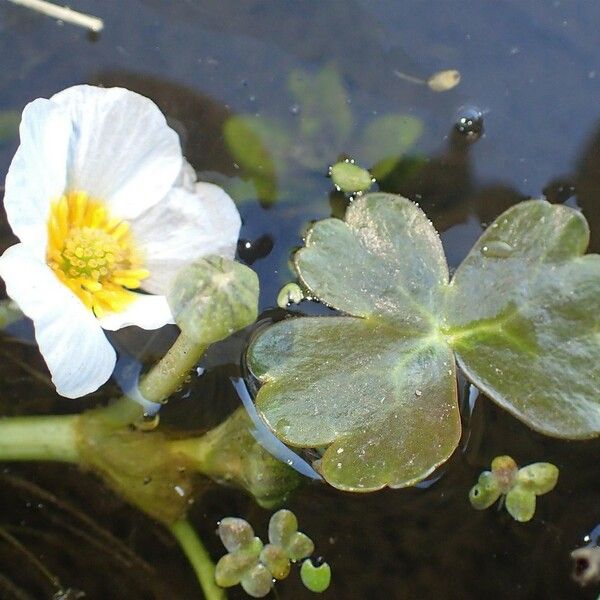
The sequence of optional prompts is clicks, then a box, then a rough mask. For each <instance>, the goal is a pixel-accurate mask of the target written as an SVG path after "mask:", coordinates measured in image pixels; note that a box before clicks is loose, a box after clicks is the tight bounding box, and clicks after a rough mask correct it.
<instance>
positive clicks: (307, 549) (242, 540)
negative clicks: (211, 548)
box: [215, 509, 329, 598]
mask: <svg viewBox="0 0 600 600" xmlns="http://www.w3.org/2000/svg"><path fill="white" fill-rule="evenodd" d="M218 533H219V537H220V538H221V541H222V542H223V545H224V546H225V548H227V550H228V554H226V555H225V556H223V557H222V558H221V559H220V560H219V562H218V563H217V566H216V570H215V581H216V582H217V585H219V586H221V587H231V586H234V585H238V584H240V585H241V586H242V588H243V589H244V590H245V591H246V593H247V594H249V595H250V596H252V597H253V598H262V597H264V596H266V595H267V594H268V593H269V591H270V590H271V588H272V587H273V583H274V581H275V580H281V579H285V578H286V577H287V576H288V575H289V573H290V567H291V565H290V562H296V561H299V560H302V559H303V558H306V557H307V556H309V555H310V554H312V552H313V550H314V544H313V542H312V540H311V539H310V538H309V537H308V536H307V535H306V534H304V533H302V532H300V531H298V520H297V519H296V515H294V513H293V512H291V511H289V510H286V509H282V510H279V511H277V512H276V513H274V514H273V516H272V517H271V520H270V521H269V543H268V544H266V545H263V543H262V541H261V540H260V538H258V537H256V536H255V535H254V530H253V529H252V526H251V525H250V524H249V523H248V522H247V521H245V520H244V519H239V518H234V517H227V518H225V519H223V520H222V521H221V522H220V523H219V529H218ZM326 569H329V566H328V565H327V567H326ZM326 569H321V570H320V571H319V572H317V573H315V572H311V573H309V574H308V576H307V577H308V579H307V581H308V582H309V586H310V585H313V587H315V591H323V590H324V589H325V588H326V587H327V585H328V583H327V585H325V587H323V583H324V581H325V579H326V578H325V579H324V578H323V573H324V571H325V570H326ZM303 581H304V577H303ZM309 586H307V587H309ZM320 587H322V588H323V589H317V588H320ZM309 589H311V588H310V587H309Z"/></svg>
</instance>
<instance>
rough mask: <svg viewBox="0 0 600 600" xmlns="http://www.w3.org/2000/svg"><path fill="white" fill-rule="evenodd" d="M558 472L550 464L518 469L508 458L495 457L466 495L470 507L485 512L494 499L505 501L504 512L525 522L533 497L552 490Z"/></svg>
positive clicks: (532, 504) (532, 503)
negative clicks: (488, 469) (488, 468)
mask: <svg viewBox="0 0 600 600" xmlns="http://www.w3.org/2000/svg"><path fill="white" fill-rule="evenodd" d="M557 481H558V469H557V468H556V467H555V466H554V465H553V464H550V463H533V464H531V465H527V466H526V467H522V468H521V469H519V468H518V467H517V464H516V463H515V461H514V460H513V459H512V458H511V457H510V456H497V457H496V458H494V460H493V461H492V470H491V471H483V473H481V475H480V476H479V479H478V480H477V483H476V484H475V485H474V486H473V487H472V488H471V491H470V492H469V500H470V502H471V506H473V508H475V509H477V510H484V509H486V508H489V507H490V506H491V505H492V504H494V502H496V500H498V498H500V497H503V498H504V499H505V504H506V510H507V511H508V512H509V514H510V516H511V517H512V518H513V519H515V521H521V522H526V521H530V520H531V519H532V518H533V515H534V513H535V504H536V500H535V498H536V496H541V495H542V494H546V493H548V492H550V491H551V490H553V489H554V487H555V486H556V483H557Z"/></svg>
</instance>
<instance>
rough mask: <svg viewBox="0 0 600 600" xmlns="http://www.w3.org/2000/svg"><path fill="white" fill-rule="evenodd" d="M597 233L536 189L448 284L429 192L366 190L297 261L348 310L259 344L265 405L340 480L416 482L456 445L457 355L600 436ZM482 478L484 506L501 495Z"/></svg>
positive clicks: (546, 424)
mask: <svg viewBox="0 0 600 600" xmlns="http://www.w3.org/2000/svg"><path fill="white" fill-rule="evenodd" d="M588 237H589V231H588V226H587V223H586V221H585V219H584V218H583V216H582V215H581V214H580V213H578V212H576V211H574V210H572V209H570V208H567V207H564V206H553V205H550V204H548V203H547V202H545V201H541V200H532V201H528V202H524V203H522V204H519V205H517V206H515V207H513V208H511V209H509V210H508V211H506V212H505V213H504V214H503V215H501V216H500V217H499V218H498V219H497V220H496V221H495V222H494V223H493V224H492V225H491V226H490V227H489V228H488V229H487V230H486V232H485V233H484V234H483V235H482V237H481V238H480V240H479V241H478V242H477V244H476V245H475V247H474V248H473V250H472V251H471V252H470V254H469V255H468V256H467V258H466V259H465V261H464V262H463V263H462V265H461V266H460V267H459V269H458V270H457V272H456V274H455V276H454V278H453V280H452V282H450V283H449V282H448V279H449V277H448V269H447V265H446V261H445V258H444V254H443V251H442V246H441V243H440V240H439V237H438V235H437V233H436V232H435V230H434V229H433V227H432V225H431V223H430V222H429V221H428V220H427V218H426V216H425V215H424V214H423V212H422V211H421V210H420V209H419V208H418V207H417V206H416V205H415V204H413V203H412V202H410V201H408V200H406V199H405V198H402V197H399V196H393V195H390V194H381V193H378V194H368V195H366V196H363V197H361V198H359V199H358V200H356V201H355V202H353V203H352V205H351V206H350V207H349V209H348V211H347V214H346V217H345V220H344V221H340V220H336V219H325V220H323V221H320V222H318V223H316V224H315V225H314V226H313V227H312V229H311V230H310V231H309V233H308V235H307V238H306V246H305V247H304V248H302V249H301V250H300V251H299V252H298V253H297V254H296V256H295V258H294V267H295V270H296V272H297V275H298V277H299V279H300V282H301V283H302V284H303V285H304V287H305V288H307V290H308V292H309V293H310V294H311V295H313V296H314V297H316V298H318V299H319V300H321V301H322V302H324V303H326V304H328V305H329V306H331V307H333V308H336V309H338V310H339V311H341V312H342V313H345V316H344V315H342V316H335V317H312V318H299V319H298V318H296V319H287V320H284V321H282V322H279V323H276V324H275V325H273V326H271V327H269V328H267V329H266V330H263V331H262V332H261V333H260V334H259V335H258V337H257V338H256V339H255V340H254V341H253V342H252V344H251V345H250V348H249V350H248V364H249V366H250V369H251V371H252V373H253V374H254V375H255V376H256V377H257V378H258V379H259V381H260V382H261V383H262V384H263V386H262V387H261V389H260V390H259V392H258V395H257V398H256V405H257V408H258V410H259V412H260V414H261V416H262V417H263V419H264V420H265V421H266V422H267V424H268V425H269V427H270V428H271V429H272V430H273V431H274V432H275V434H276V435H277V436H278V437H279V438H280V439H281V440H283V441H284V442H286V443H288V444H290V445H292V446H299V447H319V448H324V454H323V457H322V459H321V461H320V470H321V472H322V474H323V476H324V477H325V479H326V480H327V481H328V482H329V483H330V484H332V485H333V486H335V487H338V488H340V489H345V490H353V491H366V490H374V489H378V488H381V487H383V486H385V485H388V486H391V487H401V486H406V485H412V484H414V483H416V482H418V481H419V480H421V479H423V478H425V477H426V476H427V475H428V474H429V473H431V471H432V470H433V469H435V468H436V466H438V465H439V464H441V463H443V462H444V461H445V460H446V459H447V458H448V457H449V456H450V454H451V453H452V451H453V450H454V449H455V447H456V445H457V443H458V439H459V437H460V423H459V415H458V408H457V400H456V380H455V362H454V360H455V359H454V356H455V355H456V357H457V359H458V361H459V364H460V366H461V367H462V369H463V370H464V372H465V374H466V375H467V377H468V378H469V379H470V380H471V381H472V382H473V383H474V384H475V385H477V386H478V387H479V388H480V389H482V390H483V391H484V392H485V393H487V395H489V396H490V397H491V398H492V399H493V400H494V401H495V402H497V403H498V404H499V405H501V406H502V407H504V408H506V409H507V410H509V411H510V412H512V413H513V414H515V415H516V416H517V417H519V418H521V419H522V420H523V421H525V422H526V423H527V424H528V425H530V426H531V427H533V428H534V429H537V430H539V431H542V432H544V433H548V434H551V435H556V436H559V437H568V438H585V437H592V436H596V435H598V434H600V397H599V396H598V393H597V389H598V384H599V383H600V257H599V256H597V255H588V256H583V253H584V252H585V249H586V246H587V242H588ZM515 473H516V472H515ZM513 475H514V474H513ZM546 475H548V480H549V481H550V480H551V479H552V477H551V476H552V473H547V474H546ZM484 483H485V482H484ZM508 483H510V482H508ZM548 485H550V483H548ZM542 487H543V486H542ZM540 489H541V488H540ZM480 491H482V490H481V489H479V488H478V492H477V494H479V492H480ZM483 491H484V492H486V493H485V494H484V496H486V497H485V498H477V499H476V500H475V498H472V501H473V500H475V502H474V504H482V505H483V504H487V502H489V501H490V499H491V498H492V497H494V496H496V493H497V492H496V490H483ZM488 491H489V492H490V493H489V494H488V493H487V492H488ZM534 497H535V493H534ZM534 500H535V498H534ZM514 501H515V506H517V508H516V509H515V510H516V512H519V508H518V507H519V506H521V505H525V504H526V505H527V507H529V508H530V504H531V499H530V498H529V497H527V498H524V497H523V498H521V497H518V498H517V497H515V499H514ZM529 508H527V510H525V509H523V511H521V513H519V514H521V516H522V515H525V516H526V515H527V514H528V512H527V511H528V510H529Z"/></svg>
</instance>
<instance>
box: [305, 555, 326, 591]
mask: <svg viewBox="0 0 600 600" xmlns="http://www.w3.org/2000/svg"><path fill="white" fill-rule="evenodd" d="M300 578H301V579H302V583H303V584H304V585H305V587H306V588H307V589H309V590H310V591H311V592H315V593H321V592H324V591H325V590H326V589H327V588H328V587H329V584H330V583H331V567H330V566H329V564H328V563H326V562H320V564H316V565H315V564H314V563H313V561H312V560H311V559H310V558H307V559H306V560H305V561H304V562H303V563H302V567H301V568H300Z"/></svg>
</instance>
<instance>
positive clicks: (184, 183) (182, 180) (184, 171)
mask: <svg viewBox="0 0 600 600" xmlns="http://www.w3.org/2000/svg"><path fill="white" fill-rule="evenodd" d="M196 181H198V177H197V175H196V170H195V169H194V167H192V165H190V163H189V162H188V161H187V160H186V159H185V158H184V159H183V164H182V165H181V171H179V175H177V179H176V180H175V183H174V184H173V186H174V187H182V188H183V189H185V190H187V191H188V192H193V191H195V189H196Z"/></svg>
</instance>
